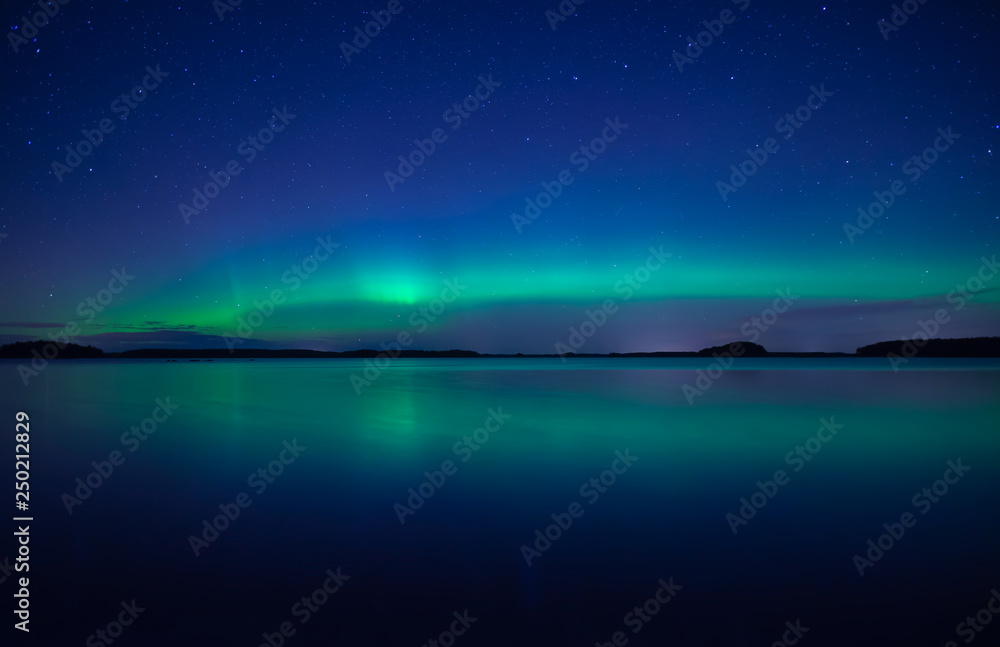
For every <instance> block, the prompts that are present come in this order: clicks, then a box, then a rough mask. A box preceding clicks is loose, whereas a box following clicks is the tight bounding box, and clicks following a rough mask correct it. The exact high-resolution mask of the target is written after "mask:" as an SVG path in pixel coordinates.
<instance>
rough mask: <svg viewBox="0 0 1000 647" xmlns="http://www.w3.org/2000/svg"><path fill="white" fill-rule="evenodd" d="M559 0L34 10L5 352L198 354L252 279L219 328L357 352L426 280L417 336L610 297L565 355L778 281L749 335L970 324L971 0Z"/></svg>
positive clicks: (987, 41) (503, 338)
mask: <svg viewBox="0 0 1000 647" xmlns="http://www.w3.org/2000/svg"><path fill="white" fill-rule="evenodd" d="M567 4H568V5H569V6H570V7H571V8H573V11H572V12H571V13H569V15H564V14H563V15H562V17H563V18H565V20H559V19H553V18H552V17H551V16H548V17H547V16H546V11H555V12H559V9H558V6H557V3H556V2H554V1H553V2H549V3H510V2H501V3H492V4H486V5H483V4H473V5H462V4H458V3H410V2H408V1H407V0H401V1H399V0H397V1H396V2H395V3H393V4H392V5H391V6H389V7H387V5H386V4H380V3H375V4H373V5H371V6H369V5H368V4H364V3H362V4H358V3H342V2H337V3H302V4H299V3H292V4H290V5H289V4H277V3H262V2H255V1H254V0H247V1H245V2H242V3H241V4H240V5H239V6H237V7H231V6H228V5H227V4H226V3H215V5H213V3H211V2H209V1H208V0H204V1H201V2H187V3H183V5H182V6H176V5H162V4H159V3H148V4H141V3H137V2H124V3H111V4H109V3H98V2H87V1H84V0H73V1H72V2H68V3H67V4H65V5H60V6H59V11H58V13H57V14H56V15H54V16H52V17H51V18H49V19H48V21H47V24H45V25H44V26H41V27H38V28H37V29H36V30H35V32H36V33H37V35H35V36H34V38H28V39H26V40H27V41H30V43H28V44H25V43H23V42H21V38H20V36H18V37H17V38H11V37H8V38H7V43H6V50H5V53H4V61H3V66H2V70H0V74H2V79H3V84H4V87H5V88H6V93H5V100H4V102H3V106H4V114H3V117H4V119H3V122H4V124H5V130H6V133H5V135H6V136H5V138H4V142H3V146H2V153H0V160H2V164H3V167H4V172H3V173H2V175H0V187H2V196H3V199H2V201H0V233H2V235H3V237H0V289H2V292H3V295H4V297H5V298H4V299H3V306H2V307H3V314H2V316H0V343H6V342H12V341H20V340H27V339H37V338H46V336H48V335H49V334H51V333H55V332H57V331H59V330H61V329H66V327H67V325H68V324H69V323H72V322H76V323H77V324H78V326H79V330H80V333H79V335H78V336H77V337H76V338H75V339H74V340H73V341H76V342H77V343H81V344H94V345H96V346H99V347H101V348H103V349H105V350H109V351H118V350H127V349H132V348H142V347H191V348H205V347H223V344H222V341H221V336H222V335H224V334H227V333H229V334H232V333H233V331H235V330H236V328H237V326H238V322H239V321H240V319H241V318H243V319H245V318H246V317H248V316H249V315H250V314H251V313H252V312H254V310H255V309H257V308H258V306H255V301H256V302H258V303H262V302H264V301H266V300H267V299H268V298H269V295H271V294H273V292H274V291H275V290H276V289H280V290H281V291H282V294H283V297H284V302H283V303H280V304H274V308H273V313H271V314H269V315H268V316H267V317H265V320H264V322H263V324H262V325H261V326H259V327H257V328H255V330H254V331H253V335H252V339H251V341H248V344H247V346H255V347H272V348H280V347H292V348H314V349H321V350H349V349H355V348H365V347H367V348H374V347H377V346H378V344H380V343H382V342H386V341H389V340H391V339H394V338H395V337H396V336H397V334H398V333H399V332H400V331H402V330H409V329H411V327H412V326H411V323H410V320H411V317H413V314H414V313H415V312H419V311H420V308H422V307H423V308H426V307H427V306H428V304H429V303H431V302H432V301H433V300H434V299H435V298H437V297H438V295H439V294H440V293H441V291H442V290H443V289H445V288H446V281H448V282H452V283H455V284H460V285H463V286H465V288H464V289H463V290H462V291H461V294H460V297H459V298H457V299H456V300H454V302H453V303H450V304H448V307H447V308H446V309H445V310H444V311H443V312H441V313H440V314H437V315H435V319H434V321H432V322H429V325H428V326H427V327H426V329H425V330H424V331H423V332H421V333H420V334H419V336H418V337H417V338H416V340H415V343H414V346H413V347H414V348H424V349H449V348H463V349H469V350H475V351H479V352H484V353H488V352H496V353H514V352H525V353H530V352H545V353H548V352H553V346H554V344H556V343H557V342H559V341H561V340H563V339H565V337H566V335H567V332H566V331H567V329H568V328H569V327H570V326H575V325H578V324H579V323H580V321H581V320H583V319H584V318H585V317H586V314H585V313H586V312H587V311H588V310H593V309H594V308H598V307H600V304H601V303H602V302H603V301H605V300H607V299H616V300H617V302H618V303H619V305H621V308H620V309H619V310H618V311H617V312H616V313H615V314H614V315H613V316H612V317H611V318H610V319H609V321H608V323H607V325H606V326H605V327H604V328H602V329H601V330H600V331H599V332H598V333H597V334H596V335H595V336H594V338H593V339H591V340H590V341H589V342H588V347H587V350H588V351H592V352H629V351H652V350H692V349H698V348H701V347H705V346H709V345H712V344H716V343H725V342H728V341H731V340H734V339H739V338H741V337H742V335H741V334H740V330H741V326H742V325H743V323H744V322H746V321H747V320H749V319H750V318H751V317H753V316H756V315H759V314H760V313H761V311H763V310H764V309H766V308H768V306H769V305H770V304H771V302H772V301H773V300H774V299H775V296H776V294H777V293H778V291H779V290H786V289H787V290H789V291H790V292H791V293H793V294H795V295H797V296H798V297H799V298H798V300H797V301H796V303H795V305H794V307H792V308H790V309H789V311H788V312H787V313H785V314H783V315H781V317H780V318H779V319H778V320H777V322H776V323H775V324H774V325H773V326H771V327H770V328H769V329H768V330H766V331H765V332H764V333H763V334H762V335H761V338H760V343H762V344H763V345H764V346H765V347H767V348H768V349H769V350H780V351H790V350H820V351H853V350H854V348H855V347H857V346H860V345H864V344H868V343H873V342H876V341H880V340H883V339H898V338H901V337H907V336H910V335H912V334H913V332H914V331H915V330H917V329H918V326H917V322H918V321H919V320H921V319H926V318H927V317H929V316H933V313H934V311H935V310H936V309H937V308H941V307H946V308H951V307H952V306H951V305H948V304H949V303H951V302H950V301H949V300H948V295H949V294H950V293H954V292H955V291H956V290H959V291H961V290H965V292H966V296H967V297H968V298H963V307H962V308H961V309H960V310H959V309H957V308H956V309H955V310H954V315H955V316H954V317H952V320H951V322H950V323H949V324H948V327H947V330H943V331H942V334H941V336H944V337H963V336H977V335H995V334H997V327H996V326H997V322H998V321H1000V317H998V315H1000V300H998V299H997V296H996V295H997V294H998V292H997V287H998V286H1000V283H996V282H995V281H996V280H995V279H994V280H993V281H994V282H991V281H990V279H992V276H991V275H990V274H989V272H985V273H984V272H982V271H981V268H982V267H984V266H987V267H989V266H990V265H989V262H990V259H992V258H994V255H995V253H996V248H995V247H993V246H992V243H993V241H994V240H995V239H996V235H997V233H998V228H1000V216H998V215H997V214H998V210H997V198H998V182H997V180H998V175H997V167H996V162H995V160H994V150H995V148H996V147H997V145H998V143H1000V142H998V138H1000V116H998V115H997V112H996V110H997V100H998V89H997V88H998V87H1000V86H998V83H997V65H998V62H997V61H998V59H997V56H996V51H997V49H996V46H997V29H998V24H997V8H996V6H995V5H993V4H991V3H986V2H961V3H955V4H946V3H934V2H928V3H926V4H922V5H919V10H917V11H916V12H915V13H912V15H908V16H907V17H906V20H905V21H904V22H902V24H900V25H899V26H898V29H895V30H888V31H887V30H885V29H884V28H882V29H880V26H879V21H880V20H885V19H889V18H890V14H891V13H892V11H893V9H892V8H891V3H887V4H885V5H884V6H883V5H882V4H878V3H876V4H872V3H859V2H843V1H837V2H830V3H826V4H824V3H812V4H808V3H807V4H803V5H795V6H786V5H777V4H774V3H764V2H759V1H756V0H754V1H751V2H747V0H740V1H739V2H730V1H729V0H726V1H724V2H723V1H720V2H717V3H715V4H710V5H706V4H704V3H696V2H674V3H653V2H641V1H639V2H635V1H633V2H625V3H611V2H601V1H600V0H592V1H590V2H585V3H582V4H580V5H579V6H578V7H574V5H572V4H569V3H566V2H564V3H563V5H567ZM216 5H225V6H227V7H228V9H231V10H227V9H219V8H218V7H217V6H216ZM393 7H394V8H395V9H399V10H398V11H395V10H393ZM37 11H38V7H37V6H36V5H34V4H31V3H28V2H19V3H18V2H15V3H13V4H10V5H9V6H7V7H6V9H5V15H6V17H7V21H6V22H7V27H8V29H9V30H12V33H13V34H15V35H17V34H21V33H25V29H24V26H23V25H22V24H21V23H22V15H29V16H30V15H31V13H32V12H37ZM723 11H731V12H732V13H731V15H730V16H729V17H731V18H732V20H728V21H727V20H724V19H722V18H721V15H722V14H720V12H723ZM370 12H375V13H374V14H373V13H370ZM379 12H388V15H391V21H388V22H386V15H387V14H386V13H382V14H380V13H379ZM373 15H374V16H375V18H373ZM379 16H381V18H379ZM376 19H378V20H381V21H382V22H383V23H384V24H383V25H381V26H379V29H378V30H377V33H376V35H375V36H371V37H364V38H361V39H359V40H354V39H355V38H356V36H357V34H359V33H362V32H361V29H364V26H365V25H366V23H369V22H371V21H372V20H376ZM716 20H719V22H718V23H715V22H713V21H716ZM897 22H898V21H897ZM359 27H360V28H361V29H358V30H357V31H356V29H357V28H359ZM706 30H709V31H711V33H712V34H716V32H718V34H717V35H714V36H712V37H711V39H709V38H702V39H701V40H700V41H699V40H698V39H699V36H698V34H699V32H706ZM373 31H375V30H374V29H373ZM688 37H692V39H693V40H694V42H695V46H691V45H688V41H687V38H688ZM366 40H367V44H365V45H363V46H360V45H361V44H362V43H365V41H366ZM709 41H710V42H709ZM352 42H353V43H354V46H353V47H351V46H349V47H348V48H347V51H349V52H350V55H349V56H345V54H344V51H345V49H344V47H343V45H342V43H352ZM699 42H700V43H702V44H701V45H698V44H697V43H699ZM15 43H16V44H17V45H16V46H15ZM704 43H708V44H707V45H706V44H704ZM696 52H697V56H695V53H696ZM675 53H681V54H683V55H686V56H687V57H689V61H688V62H685V63H684V64H682V65H678V63H677V60H678V59H677V58H676V57H675ZM348 59H349V60H348ZM151 71H156V72H157V75H156V77H155V78H156V80H155V81H154V80H153V79H152V78H150V77H149V75H150V74H151ZM147 79H148V80H147ZM144 81H145V83H146V85H145V87H143V84H144ZM136 87H139V88H140V90H139V91H138V92H137V91H135V90H134V88H136ZM821 87H822V88H825V90H826V91H828V92H829V93H830V95H829V96H828V97H824V101H823V102H818V101H816V100H815V99H813V100H812V101H810V97H811V96H812V95H811V93H813V90H812V88H821ZM470 97H472V98H474V100H472V99H470ZM807 102H808V106H809V112H808V118H806V119H803V115H805V114H806V112H804V111H803V112H799V108H800V107H802V106H804V105H807ZM123 104H125V105H128V106H129V109H128V110H124V109H123ZM279 114H283V115H289V114H291V115H294V117H293V118H288V119H284V120H282V119H279V118H278V117H277V116H276V115H279ZM616 119H617V120H620V122H619V123H622V124H627V127H626V128H624V129H622V130H621V132H620V133H617V134H616V135H615V137H616V139H615V140H613V141H611V140H610V137H608V134H610V131H608V130H607V128H608V125H607V124H608V121H609V120H610V121H614V120H616ZM796 123H797V124H798V126H790V125H789V124H796ZM101 124H104V126H102V125H101ZM279 127H280V130H279V129H278V128H279ZM939 129H941V130H944V131H946V132H953V133H955V134H957V135H958V138H956V139H954V140H953V141H952V143H951V144H950V145H949V146H948V147H947V148H946V149H945V150H943V151H942V150H941V147H940V146H939V147H937V148H935V146H936V144H935V142H940V140H939V138H940V134H939ZM95 132H96V133H97V134H95ZM769 138H773V142H774V143H773V144H771V145H770V146H767V145H766V142H767V141H768V139H769ZM81 142H83V143H89V144H90V145H89V146H83V147H82V148H81V146H80V144H81ZM94 142H96V143H94ZM597 142H600V143H597ZM67 146H68V147H69V148H68V149H67ZM88 148H89V150H90V152H89V154H83V153H84V152H85V151H86V150H87V149H88ZM928 150H931V151H933V155H930V154H928V153H927V151H928ZM73 151H75V152H73ZM415 151H416V152H419V154H414V152H415ZM761 151H769V152H767V155H766V156H763V155H762V153H761ZM73 155H79V159H78V160H77V159H76V158H74V157H73ZM932 158H933V159H932ZM747 160H751V161H752V162H753V163H752V164H744V163H745V162H746V161H747ZM754 160H756V161H754ZM74 161H77V162H78V163H77V164H75V165H74V167H72V168H71V170H70V171H69V172H65V171H62V170H60V168H59V166H58V165H59V164H65V165H67V166H68V165H69V164H70V163H72V162H74ZM584 162H586V163H584ZM233 164H235V166H234V165H233ZM751 168H752V169H753V171H752V172H749V170H750V169H751ZM237 169H238V171H236V170H237ZM917 170H919V173H918V172H916V171H917ZM234 171H236V172H238V174H236V172H234ZM564 172H568V173H569V175H565V174H564ZM741 173H742V174H744V175H745V176H746V177H743V179H744V180H745V181H744V182H740V177H741V175H740V174H741ZM392 174H395V175H396V176H398V178H399V180H400V181H395V180H394V179H391V180H390V181H387V177H389V176H390V175H392ZM404 175H405V177H404ZM734 176H736V177H735V182H734ZM213 178H215V179H213ZM566 180H570V181H569V182H567V181H566ZM720 181H721V182H725V183H729V184H732V186H733V188H734V189H735V190H734V191H732V192H726V194H725V195H724V197H720V190H719V188H718V184H717V183H718V182H720ZM213 182H217V183H218V185H220V188H219V190H218V191H217V192H216V191H215V190H214V189H207V188H206V187H207V185H210V184H211V183H213ZM736 183H739V186H738V187H736ZM894 183H897V184H896V186H897V187H904V188H905V192H898V191H897V192H896V193H894V194H893V200H892V202H891V204H887V206H885V208H884V209H882V210H881V211H882V213H881V214H880V215H878V216H877V217H873V218H870V219H869V220H867V221H865V222H861V221H859V218H862V219H864V218H865V216H864V215H859V209H863V210H867V213H868V214H873V210H872V209H871V208H870V205H871V204H873V201H875V200H879V199H880V198H879V195H887V194H886V192H887V191H889V192H891V191H892V189H891V187H892V186H893V184H894ZM199 191H200V192H201V193H202V194H203V195H204V196H205V197H203V198H198V192H199ZM213 194H214V197H212V196H213ZM541 196H545V197H541ZM723 198H724V199H723ZM887 202H888V200H885V199H883V204H886V203H887ZM199 203H200V204H207V206H206V208H203V209H200V208H198V204H199ZM532 204H534V205H536V209H535V210H536V211H537V214H538V215H537V216H536V217H535V218H533V219H531V220H530V224H524V223H521V226H518V224H517V222H518V221H517V219H518V218H519V217H521V216H523V214H525V213H526V210H529V209H530V208H531V205H532ZM181 205H194V207H193V208H194V209H198V212H197V213H196V214H194V215H192V214H191V213H188V215H187V217H186V216H185V215H184V211H183V210H182V209H181ZM545 205H547V206H545ZM875 211H879V209H875ZM519 214H520V215H519ZM845 224H847V225H850V226H855V227H860V228H861V231H863V233H862V234H857V233H855V234H853V235H852V234H851V233H850V227H847V228H845ZM317 240H320V241H329V242H328V244H327V247H325V248H324V247H322V245H320V246H319V247H318V245H319V243H317ZM651 247H652V248H655V249H662V250H664V251H665V252H667V253H669V254H670V257H669V259H668V260H666V261H664V262H663V263H662V267H661V268H659V269H657V270H655V271H652V272H650V273H649V276H648V278H647V279H646V280H644V281H641V282H640V285H639V287H636V288H633V289H632V293H631V295H630V296H629V298H628V299H624V298H623V297H624V290H620V289H618V288H617V287H616V286H619V285H621V284H622V282H625V283H626V284H627V283H628V282H629V280H630V279H629V277H633V276H634V275H635V273H636V271H637V268H640V267H642V266H643V265H644V263H645V261H646V258H647V256H648V255H649V254H650V252H649V249H650V248H651ZM320 256H322V257H323V258H320ZM112 272H117V273H119V274H125V273H127V274H128V275H131V276H134V279H133V280H130V281H128V284H127V286H125V287H124V289H122V290H120V291H119V292H117V293H113V294H112V293H111V292H109V293H108V294H111V295H112V297H111V298H110V299H107V298H105V301H106V303H101V302H100V301H98V305H99V306H100V310H98V309H97V308H94V307H93V305H89V306H88V305H87V300H88V299H99V297H98V294H99V293H100V292H101V291H102V290H104V289H105V288H107V287H108V284H109V281H110V280H111V279H112V278H113V276H112ZM977 276H978V277H979V279H978V283H976V282H975V281H972V279H973V278H974V277H977ZM987 276H990V279H987V278H986V277H987ZM81 304H82V306H81ZM91 313H93V314H94V316H93V317H91V316H90V314H91ZM265 314H267V313H265Z"/></svg>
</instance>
